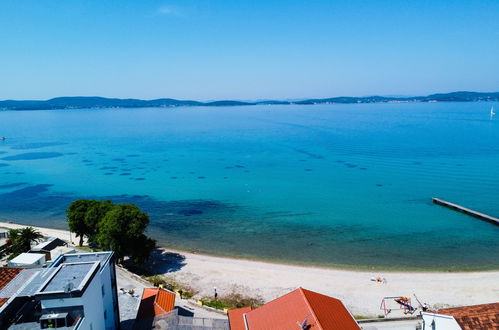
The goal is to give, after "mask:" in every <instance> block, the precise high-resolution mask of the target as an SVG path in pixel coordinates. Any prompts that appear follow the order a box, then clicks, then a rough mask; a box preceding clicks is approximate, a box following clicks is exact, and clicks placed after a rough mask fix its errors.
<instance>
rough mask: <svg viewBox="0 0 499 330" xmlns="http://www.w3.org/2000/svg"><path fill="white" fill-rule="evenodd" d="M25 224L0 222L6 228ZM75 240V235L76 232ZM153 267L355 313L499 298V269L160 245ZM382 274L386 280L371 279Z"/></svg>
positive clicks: (196, 281)
mask: <svg viewBox="0 0 499 330" xmlns="http://www.w3.org/2000/svg"><path fill="white" fill-rule="evenodd" d="M24 226H25V225H18V224H14V223H4V222H0V227H3V228H19V227H24ZM33 227H34V228H36V229H37V230H39V231H40V232H41V233H42V234H43V235H46V236H56V237H59V238H61V239H65V240H69V238H70V233H69V232H68V231H66V230H61V229H50V228H44V227H37V226H33ZM72 238H73V241H75V239H74V235H73V236H72ZM161 251H162V252H161V254H155V255H154V258H153V260H152V262H150V263H149V266H150V267H152V268H154V270H155V271H157V272H158V273H159V274H163V275H165V276H167V277H170V278H174V279H175V280H176V281H179V282H181V283H184V284H186V285H189V286H191V287H192V288H194V289H195V290H197V291H199V293H198V295H199V296H210V295H212V293H213V288H214V287H216V288H217V291H218V292H219V294H221V295H223V294H228V293H230V292H232V291H234V290H236V291H238V292H242V293H244V294H247V295H250V296H261V297H262V298H263V299H264V300H265V301H269V300H272V299H275V298H276V297H278V296H281V295H283V294H285V293H287V292H289V291H291V290H293V289H295V288H297V287H300V286H301V287H304V288H307V289H310V290H314V291H317V292H320V293H323V294H326V295H330V296H333V297H336V298H339V299H341V300H342V301H343V302H344V303H345V304H346V305H347V307H348V308H349V309H350V310H351V311H352V313H353V314H355V315H364V316H376V315H379V314H382V312H381V310H379V303H380V301H381V298H382V297H384V296H410V297H412V298H414V297H413V294H416V295H417V296H418V298H419V299H420V300H421V301H422V302H426V303H428V304H430V306H432V308H443V307H448V306H460V305H472V304H481V303H491V302H497V301H499V270H495V271H469V272H430V271H393V270H383V271H381V270H365V269H356V270H354V269H338V268H330V267H317V266H308V265H290V264H282V263H277V262H269V261H256V260H247V259H238V258H230V257H220V256H211V255H206V254H198V253H192V252H187V251H181V250H177V249H170V248H161ZM378 276H382V277H385V278H386V279H387V284H381V283H377V282H375V281H371V278H372V277H378Z"/></svg>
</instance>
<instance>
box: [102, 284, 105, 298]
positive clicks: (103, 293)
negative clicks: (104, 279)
mask: <svg viewBox="0 0 499 330" xmlns="http://www.w3.org/2000/svg"><path fill="white" fill-rule="evenodd" d="M101 290H102V296H104V295H105V294H106V291H105V290H104V284H103V285H102V287H101Z"/></svg>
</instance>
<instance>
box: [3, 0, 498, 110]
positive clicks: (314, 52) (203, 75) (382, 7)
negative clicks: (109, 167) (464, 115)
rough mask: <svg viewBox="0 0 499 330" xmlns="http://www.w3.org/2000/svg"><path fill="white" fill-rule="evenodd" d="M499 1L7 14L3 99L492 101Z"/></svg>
mask: <svg viewBox="0 0 499 330" xmlns="http://www.w3.org/2000/svg"><path fill="white" fill-rule="evenodd" d="M498 14H499V1H497V0H494V1H481V0H476V1H471V0H469V1H457V0H456V1H452V0H446V1H438V0H433V1H426V0H417V1H410V0H408V1H395V0H393V1H382V0H380V1H356V0H350V1H322V0H316V1H294V0H287V1H271V0H267V1H265V0H263V1H259V0H254V1H239V0H230V1H228V0H226V1H221V0H219V1H210V0H183V1H180V0H177V1H153V0H144V1H139V0H106V1H102V0H99V1H92V0H59V1H53V0H1V1H0V99H46V98H50V97H55V96H61V95H99V96H107V97H135V98H145V99H151V98H159V97H173V98H181V99H197V100H212V99H243V100H248V99H269V98H280V99H286V98H306V97H330V96H340V95H351V96H365V95H374V94H381V95H420V94H428V93H433V92H448V91H455V90H474V91H497V90H499V19H498Z"/></svg>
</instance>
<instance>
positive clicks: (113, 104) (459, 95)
mask: <svg viewBox="0 0 499 330" xmlns="http://www.w3.org/2000/svg"><path fill="white" fill-rule="evenodd" d="M474 101H499V92H495V93H478V92H453V93H445V94H432V95H428V96H414V97H386V96H367V97H347V96H341V97H332V98H325V99H307V100H301V101H279V100H268V101H258V102H241V101H233V100H222V101H212V102H198V101H190V100H176V99H168V98H163V99H156V100H139V99H115V98H105V97H93V96H74V97H57V98H54V99H50V100H44V101H37V100H30V101H16V100H5V101H0V109H3V110H47V109H90V108H147V107H178V106H209V107H222V106H243V105H256V104H266V105H276V104H280V105H286V104H331V103H380V102H474Z"/></svg>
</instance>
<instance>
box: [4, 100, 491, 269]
mask: <svg viewBox="0 0 499 330" xmlns="http://www.w3.org/2000/svg"><path fill="white" fill-rule="evenodd" d="M490 106H491V104H490V103H480V102H478V103H424V104H418V103H411V104H360V105H356V104H355V105H315V106H248V107H228V108H204V107H199V108H198V107H186V108H183V107H179V108H148V109H106V110H102V109H98V110H97V109H96V110H88V109H86V110H53V111H52V110H51V111H17V112H16V111H0V136H6V137H7V139H6V140H5V141H0V220H2V221H14V222H20V223H25V224H32V225H40V226H50V227H57V228H65V226H66V224H65V220H64V210H65V208H66V207H67V205H68V204H69V203H70V202H71V201H72V200H74V199H76V198H99V199H111V200H114V201H116V202H131V203H136V204H138V205H139V206H141V207H142V208H144V209H145V210H147V211H148V212H149V214H150V216H151V225H150V228H149V235H151V236H153V237H154V238H155V239H157V240H158V241H159V242H161V243H162V244H163V245H168V246H174V247H178V248H184V249H189V250H197V251H203V252H209V253H215V254H223V255H234V256H245V257H255V258H265V259H274V260H283V261H291V262H307V263H318V264H330V265H333V264H334V265H344V266H360V265H362V266H369V267H370V266H380V267H398V268H441V269H462V268H498V267H499V258H498V255H499V226H494V225H492V224H489V223H486V222H483V221H479V220H477V219H474V218H471V217H468V216H465V215H462V214H459V213H457V212H454V211H451V210H449V209H446V208H443V207H440V206H436V205H433V204H432V203H431V197H440V198H442V199H445V200H449V201H452V202H455V203H458V204H462V205H464V206H467V207H469V208H473V209H476V210H479V211H481V212H484V213H487V214H490V215H493V216H496V217H499V117H498V118H496V119H494V120H491V119H490V118H489V109H490Z"/></svg>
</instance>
